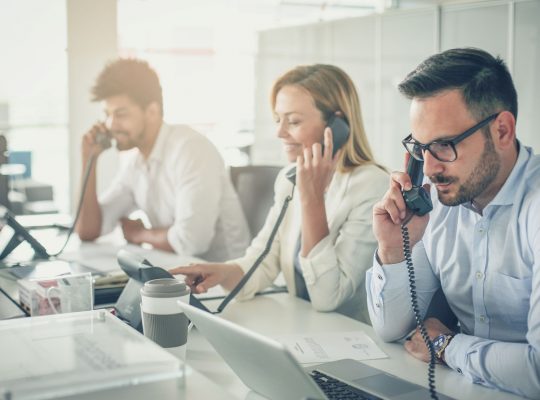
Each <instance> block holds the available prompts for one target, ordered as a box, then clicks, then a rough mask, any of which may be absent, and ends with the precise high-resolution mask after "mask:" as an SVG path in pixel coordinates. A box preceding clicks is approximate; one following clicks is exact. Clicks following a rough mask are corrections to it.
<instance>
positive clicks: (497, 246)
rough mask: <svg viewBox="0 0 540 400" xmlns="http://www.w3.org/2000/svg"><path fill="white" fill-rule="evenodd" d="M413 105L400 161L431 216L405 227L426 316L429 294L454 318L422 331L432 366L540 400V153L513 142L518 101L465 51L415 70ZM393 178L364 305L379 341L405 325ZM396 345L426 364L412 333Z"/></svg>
mask: <svg viewBox="0 0 540 400" xmlns="http://www.w3.org/2000/svg"><path fill="white" fill-rule="evenodd" d="M399 89H400V91H401V93H403V94H404V95H405V96H406V97H408V98H409V99H411V100H412V102H411V109H410V120H411V134H410V135H409V136H407V137H406V138H405V139H404V140H403V144H404V145H405V148H406V149H407V151H408V157H414V158H415V159H417V160H421V161H423V162H424V166H423V170H424V174H425V176H426V178H428V180H429V181H430V182H431V184H428V183H426V184H425V185H424V187H426V189H428V190H430V193H431V199H432V201H433V206H434V208H433V211H432V212H431V213H429V214H427V215H424V216H422V217H418V216H413V217H412V219H410V221H409V222H408V223H407V227H408V230H409V235H410V245H411V247H412V248H413V251H412V261H413V265H414V270H415V274H416V293H417V296H418V304H419V308H420V312H421V314H422V315H423V316H424V315H425V313H426V310H427V308H428V305H429V304H430V301H431V299H432V297H433V295H434V293H436V292H437V291H438V290H441V289H442V292H443V293H444V295H445V296H446V299H447V301H448V304H449V306H450V308H451V310H452V311H453V312H454V314H455V315H456V316H457V318H458V320H459V328H458V329H457V330H456V331H452V330H451V329H450V328H448V327H447V326H445V325H444V324H443V323H442V322H441V321H440V320H439V319H437V318H427V319H426V320H425V321H424V322H425V325H426V329H427V333H428V335H429V337H430V339H431V341H432V343H433V345H434V348H435V351H436V357H437V359H438V361H439V362H441V363H443V364H446V365H447V366H448V367H450V368H452V369H454V370H456V371H457V372H459V373H461V374H463V375H464V376H465V377H466V378H468V379H469V380H471V381H473V382H474V383H478V384H482V385H485V386H488V387H491V388H496V389H499V390H505V391H509V392H513V393H516V394H519V395H522V396H526V397H531V398H536V399H538V398H540V156H537V155H534V154H533V152H532V150H531V149H530V148H528V147H526V146H524V145H523V144H521V143H520V142H519V141H518V140H517V139H516V132H515V126H516V117H517V94H516V91H515V88H514V84H513V82H512V78H511V76H510V73H509V72H508V69H507V68H506V66H505V64H504V62H503V61H502V60H501V59H500V58H494V57H492V56H491V55H490V54H488V53H486V52H484V51H482V50H478V49H472V48H465V49H452V50H448V51H445V52H443V53H440V54H437V55H434V56H432V57H430V58H428V59H427V60H426V61H424V62H423V63H422V64H420V65H419V66H418V67H417V68H416V69H415V70H414V71H413V72H411V73H410V74H409V75H408V76H407V77H406V78H405V80H404V81H403V82H402V83H401V84H400V85H399ZM410 188H411V180H410V177H409V176H408V175H407V174H406V173H402V172H394V173H393V174H392V177H391V181H390V188H389V190H388V191H387V193H386V195H385V196H384V198H383V199H382V200H381V201H380V202H379V203H377V204H376V205H375V207H374V209H373V218H374V222H373V229H374V232H375V236H376V237H377V240H378V244H379V246H378V250H377V252H376V256H375V259H374V265H373V267H372V268H371V269H370V270H369V271H368V272H367V279H366V285H367V291H368V307H369V313H370V317H371V321H372V323H373V327H374V329H375V330H376V332H377V333H378V334H379V335H380V336H381V337H382V338H383V339H384V340H386V341H394V340H398V339H402V338H405V337H406V336H407V334H408V333H409V332H410V331H411V329H413V328H414V327H415V319H414V315H413V312H412V308H411V305H410V301H409V288H408V277H407V269H406V266H405V264H406V263H405V261H404V253H403V242H402V236H401V225H402V224H403V223H405V221H407V220H408V219H409V217H410V215H408V214H409V213H410V212H409V211H408V210H407V209H406V207H405V202H404V200H403V197H402V190H409V189H410ZM405 348H406V349H407V351H408V352H409V353H411V354H412V355H413V356H415V357H416V358H419V359H421V360H424V361H428V360H429V351H428V349H427V346H426V345H425V343H424V341H423V339H422V337H421V334H420V333H419V332H418V331H416V332H415V333H414V334H413V335H412V336H410V337H409V340H406V341H405Z"/></svg>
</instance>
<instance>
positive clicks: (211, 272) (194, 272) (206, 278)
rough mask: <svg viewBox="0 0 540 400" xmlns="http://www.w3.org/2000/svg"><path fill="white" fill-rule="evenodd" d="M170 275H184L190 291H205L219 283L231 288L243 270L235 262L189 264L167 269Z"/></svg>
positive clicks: (242, 273) (228, 288)
mask: <svg viewBox="0 0 540 400" xmlns="http://www.w3.org/2000/svg"><path fill="white" fill-rule="evenodd" d="M169 272H170V273H171V274H172V275H178V274H181V275H185V277H186V278H185V282H186V285H188V286H189V287H190V289H191V292H192V293H195V294H198V293H206V292H207V291H208V289H210V288H212V287H214V286H216V285H221V286H223V287H224V288H225V289H227V290H232V288H234V287H235V286H236V284H237V283H238V282H239V281H240V279H242V276H244V271H243V270H242V269H241V268H240V266H238V265H236V264H217V263H208V264H190V265H188V266H184V267H176V268H172V269H170V270H169Z"/></svg>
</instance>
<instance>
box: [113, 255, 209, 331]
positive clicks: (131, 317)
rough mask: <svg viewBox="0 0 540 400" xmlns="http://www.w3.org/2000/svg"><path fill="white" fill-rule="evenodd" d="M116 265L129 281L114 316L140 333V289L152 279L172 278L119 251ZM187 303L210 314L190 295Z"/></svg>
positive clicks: (146, 262) (148, 264) (140, 258)
mask: <svg viewBox="0 0 540 400" xmlns="http://www.w3.org/2000/svg"><path fill="white" fill-rule="evenodd" d="M117 258H118V264H119V265H120V267H121V268H122V270H123V271H124V272H125V273H126V274H127V275H128V276H129V281H128V283H127V285H126V286H125V288H124V290H123V291H122V294H120V297H119V298H118V301H117V302H116V305H115V306H114V308H115V310H116V315H117V316H118V317H119V318H120V319H122V320H124V321H125V322H127V323H128V324H129V325H130V326H131V327H133V328H135V329H137V330H138V331H139V332H142V319H141V288H142V287H143V286H144V284H145V282H148V281H150V280H152V279H161V278H174V276H172V275H171V274H170V273H169V272H168V271H166V270H164V269H163V268H159V267H156V266H154V265H152V264H151V263H150V262H149V261H148V260H146V259H145V258H144V257H141V256H139V255H136V254H133V253H130V252H128V251H126V250H120V251H119V252H118V255H117ZM189 303H190V304H191V305H193V306H195V307H197V308H199V309H201V310H203V311H206V312H210V311H209V310H208V309H207V308H206V307H205V306H204V304H202V303H201V301H200V300H199V299H197V298H196V297H195V296H193V295H191V296H190V299H189Z"/></svg>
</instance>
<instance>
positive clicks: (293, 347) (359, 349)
mask: <svg viewBox="0 0 540 400" xmlns="http://www.w3.org/2000/svg"><path fill="white" fill-rule="evenodd" d="M275 339H276V340H278V341H279V342H281V343H283V344H284V345H285V346H286V347H287V349H288V350H289V351H290V352H291V353H292V354H293V356H294V357H295V358H296V360H297V361H298V362H299V363H301V364H310V363H322V362H329V361H337V360H341V359H343V358H352V359H353V360H358V361H363V360H374V359H378V358H387V357H388V356H387V355H386V353H384V352H383V351H382V350H381V349H380V348H379V346H377V344H376V343H375V342H374V341H373V340H372V339H371V338H370V337H369V336H368V335H366V334H365V333H364V332H361V331H354V332H328V333H309V334H305V335H304V334H296V335H283V336H279V337H276V338H275Z"/></svg>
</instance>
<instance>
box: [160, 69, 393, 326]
mask: <svg viewBox="0 0 540 400" xmlns="http://www.w3.org/2000/svg"><path fill="white" fill-rule="evenodd" d="M271 104H272V111H273V113H274V116H275V120H276V136H277V137H278V138H279V139H280V140H281V141H282V142H283V146H284V150H285V152H286V154H287V158H288V160H289V161H290V162H291V163H296V169H297V175H296V186H294V185H293V184H292V183H291V182H290V181H289V180H288V179H287V178H286V176H285V174H286V172H287V171H289V170H290V169H291V166H288V167H286V168H284V169H283V170H282V171H281V173H280V174H279V175H278V177H277V179H276V183H275V199H274V205H273V207H272V208H271V210H270V212H269V214H268V216H267V218H266V222H265V224H264V226H263V228H262V229H261V231H260V232H259V234H258V235H257V237H256V238H255V239H253V242H252V243H251V245H250V246H249V248H248V249H247V250H246V253H245V255H244V256H243V257H241V258H239V259H236V260H232V261H228V262H226V263H212V264H197V265H191V266H187V267H178V268H174V269H173V270H171V271H170V272H171V273H173V274H183V275H185V276H186V283H187V284H188V285H190V287H191V289H192V291H193V292H194V293H202V292H206V291H207V290H208V289H209V288H210V287H213V286H215V285H218V284H219V285H222V286H223V287H224V288H225V289H226V290H232V289H233V288H234V287H235V286H236V285H237V284H238V282H239V281H240V280H241V279H242V277H243V276H244V274H245V273H246V272H247V271H248V270H249V269H250V267H251V266H252V265H253V263H254V262H255V260H256V259H257V258H258V257H259V255H260V254H261V253H262V252H263V250H264V248H265V245H266V243H267V241H268V238H269V236H270V234H271V232H272V229H273V227H274V225H275V223H276V220H277V219H278V216H279V213H280V210H281V209H282V205H283V203H284V201H285V198H286V197H287V196H289V195H291V194H292V196H293V199H292V201H291V202H290V205H289V207H288V209H287V210H286V213H285V214H284V217H283V221H282V223H281V225H280V227H279V229H278V231H277V233H276V236H275V239H274V242H273V244H272V247H271V249H270V251H269V254H268V255H267V256H266V258H265V259H264V261H263V262H262V263H261V265H259V267H258V269H257V270H256V271H255V272H254V273H253V275H252V276H251V277H250V279H249V280H248V281H247V283H246V284H245V286H244V287H243V289H242V290H241V291H240V292H239V293H238V296H237V298H239V299H249V298H251V297H253V296H254V295H255V293H257V292H258V291H261V290H263V289H264V288H266V287H267V286H269V285H271V284H272V282H273V281H274V279H275V278H276V277H277V276H278V274H279V273H280V272H283V275H284V278H285V281H286V283H287V287H288V290H289V293H290V294H291V295H293V296H295V295H296V296H299V297H302V298H304V299H306V300H309V301H311V304H312V306H313V308H315V309H316V310H319V311H338V312H341V313H343V314H346V315H348V316H351V317H353V318H356V319H359V320H361V321H363V322H366V323H369V316H368V312H367V308H366V293H365V287H364V280H365V271H366V270H367V269H368V268H369V267H370V266H371V264H372V257H373V253H374V250H375V247H376V242H375V238H374V236H373V233H372V228H371V225H372V217H371V210H372V208H373V205H374V204H375V203H376V202H377V200H378V199H379V198H380V197H381V196H382V195H383V194H384V193H385V191H386V189H387V181H388V175H387V174H386V172H385V171H384V169H383V168H381V167H379V166H378V165H377V164H376V163H375V161H374V159H373V156H372V154H371V150H370V147H369V144H368V141H367V138H366V134H365V131H364V127H363V123H362V117H361V112H360V102H359V99H358V95H357V92H356V89H355V88H354V84H353V82H352V81H351V79H350V78H349V76H347V74H346V73H345V72H343V71H342V70H341V69H339V68H337V67H335V66H331V65H321V64H317V65H311V66H299V67H296V68H294V69H292V70H291V71H289V72H287V73H285V74H284V75H283V76H281V77H280V78H279V79H278V80H277V81H276V82H275V84H274V86H273V89H272V94H271ZM332 116H340V117H342V118H343V119H344V120H345V121H346V122H347V123H348V125H349V127H350V135H349V137H348V139H347V141H346V143H345V144H344V145H343V147H342V148H341V149H339V151H338V152H337V153H336V154H335V156H334V157H332V152H333V146H332V131H331V129H330V128H329V127H327V122H328V120H329V118H330V117H332ZM322 143H324V146H322Z"/></svg>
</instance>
